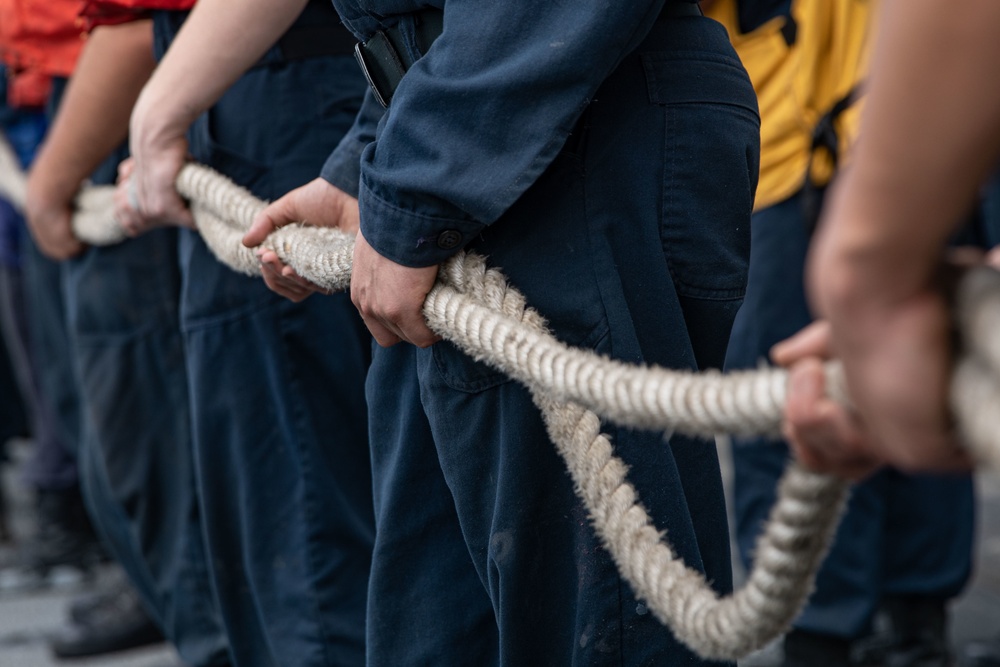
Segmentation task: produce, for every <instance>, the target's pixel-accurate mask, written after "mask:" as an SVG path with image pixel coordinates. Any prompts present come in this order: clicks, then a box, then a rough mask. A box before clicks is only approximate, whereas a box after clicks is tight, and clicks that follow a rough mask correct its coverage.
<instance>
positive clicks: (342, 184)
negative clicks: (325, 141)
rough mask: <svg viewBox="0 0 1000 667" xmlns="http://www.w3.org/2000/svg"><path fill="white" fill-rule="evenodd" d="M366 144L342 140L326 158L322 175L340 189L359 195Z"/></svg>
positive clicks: (353, 195)
mask: <svg viewBox="0 0 1000 667" xmlns="http://www.w3.org/2000/svg"><path fill="white" fill-rule="evenodd" d="M363 150H364V146H361V145H359V144H356V143H354V142H350V143H348V142H341V143H340V145H339V146H337V148H336V149H334V151H333V152H332V153H330V157H328V158H327V159H326V162H325V163H324V164H323V169H322V171H320V173H319V175H320V177H321V178H322V179H323V180H325V181H326V182H327V183H329V184H330V185H332V186H334V187H335V188H337V189H338V190H342V191H343V192H346V193H347V194H349V195H351V196H352V197H354V198H357V197H358V190H359V189H360V181H361V152H362V151H363Z"/></svg>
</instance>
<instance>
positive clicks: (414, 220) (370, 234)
mask: <svg viewBox="0 0 1000 667" xmlns="http://www.w3.org/2000/svg"><path fill="white" fill-rule="evenodd" d="M358 201H359V204H360V207H361V234H362V235H363V236H364V237H365V240H366V241H367V242H368V245H370V246H371V247H372V248H374V249H375V251H376V252H377V253H378V254H380V255H382V256H383V257H385V258H387V259H391V260H392V261H393V262H396V263H397V264H401V265H403V266H409V267H411V268H420V267H425V266H434V265H435V264H441V263H442V262H444V261H445V260H447V259H448V258H449V257H451V256H452V255H454V254H456V253H458V252H459V251H460V250H461V249H462V248H464V247H465V246H466V245H467V244H468V243H469V242H470V241H471V240H472V239H474V238H475V237H476V236H478V235H479V234H480V233H481V232H482V231H483V230H484V229H485V228H486V225H484V224H483V223H480V222H476V221H474V220H470V219H468V218H467V217H464V216H462V215H461V212H460V211H459V210H458V209H457V208H455V207H453V206H451V205H450V204H448V203H446V202H439V206H434V205H433V204H432V203H431V202H427V201H421V202H420V208H421V209H424V210H417V207H416V206H413V207H406V208H404V207H403V206H401V205H399V204H396V203H392V202H390V201H387V199H386V198H385V197H380V196H379V195H378V194H376V192H375V191H374V190H373V189H372V188H371V187H370V186H369V184H368V183H367V181H366V180H365V178H364V177H362V179H361V191H360V194H359V196H358Z"/></svg>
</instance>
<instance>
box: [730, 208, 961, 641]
mask: <svg viewBox="0 0 1000 667" xmlns="http://www.w3.org/2000/svg"><path fill="white" fill-rule="evenodd" d="M808 243H809V236H808V233H807V229H806V225H805V222H804V220H803V216H802V200H801V197H800V196H794V197H792V198H790V199H788V200H786V201H784V202H781V203H779V204H776V205H774V206H771V207H769V208H766V209H763V210H761V211H759V212H756V213H754V216H753V245H752V252H751V259H750V282H749V286H748V287H747V295H746V300H745V302H744V304H743V307H742V308H741V310H740V312H739V315H738V316H737V318H736V323H735V325H734V327H733V335H732V339H731V342H730V347H729V352H728V355H727V357H726V365H727V367H729V368H745V367H754V366H756V365H757V364H758V363H759V362H760V361H761V360H764V359H766V358H767V355H768V350H769V349H770V347H771V346H772V345H774V344H775V343H777V342H778V341H780V340H783V339H785V338H787V337H788V336H790V335H792V334H793V333H795V332H796V331H798V330H799V329H801V328H802V327H804V326H806V325H807V324H809V322H810V321H811V319H812V318H811V316H810V314H809V310H808V306H807V305H806V299H805V294H804V291H803V281H802V278H803V266H804V262H805V256H806V248H807V246H808ZM788 456H789V455H788V448H787V446H786V445H785V443H784V442H781V441H770V440H764V439H752V440H742V439H737V440H735V441H734V443H733V461H734V469H735V513H736V534H737V541H738V543H739V549H740V555H741V557H742V559H743V562H744V563H746V564H747V565H748V566H749V565H750V563H751V561H752V559H753V549H754V544H755V541H756V539H757V535H758V533H759V532H760V529H761V527H762V525H763V523H764V521H765V520H766V519H767V514H768V512H769V510H770V508H771V506H772V505H773V504H774V498H775V486H776V485H777V482H778V478H779V477H780V475H781V472H782V470H783V469H784V467H785V465H786V463H787V461H788ZM972 535H973V494H972V481H971V479H970V478H969V477H968V476H954V477H944V476H942V477H932V476H924V475H904V474H902V473H900V472H897V471H895V470H891V469H886V470H883V471H881V472H879V473H878V474H876V475H874V476H873V477H871V478H869V479H867V480H865V481H864V482H862V483H861V484H858V485H857V486H856V487H855V488H854V491H853V493H852V495H851V501H850V504H849V505H848V511H847V513H846V514H845V516H844V519H843V521H842V523H841V525H840V528H839V530H838V532H837V538H836V541H835V543H834V545H833V547H832V549H831V552H830V555H829V556H828V557H827V559H826V561H825V562H824V563H823V567H822V568H821V570H820V572H819V575H818V577H817V581H816V592H815V593H814V594H813V596H812V598H811V599H810V601H809V605H808V606H807V607H806V609H805V611H804V612H803V613H802V615H801V616H800V617H799V618H798V620H796V621H795V627H797V628H800V629H803V630H809V631H812V632H818V633H823V634H828V635H835V636H839V637H845V638H852V637H856V636H858V635H859V634H861V633H863V632H864V631H865V630H866V628H867V627H868V624H869V622H870V621H871V618H872V616H873V614H874V612H875V610H876V609H877V607H878V604H879V601H880V600H881V599H882V598H883V597H884V596H886V595H904V594H905V595H925V596H929V597H938V598H941V599H947V598H951V597H954V596H956V595H958V593H959V592H960V591H961V589H962V587H963V586H964V584H965V582H966V581H967V580H968V577H969V573H970V569H971V557H972Z"/></svg>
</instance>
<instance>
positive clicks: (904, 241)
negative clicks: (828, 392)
mask: <svg viewBox="0 0 1000 667" xmlns="http://www.w3.org/2000/svg"><path fill="white" fill-rule="evenodd" d="M880 25H881V30H880V33H879V36H878V42H877V43H876V50H875V56H874V60H873V64H872V73H871V78H870V80H871V84H870V93H869V98H868V101H867V103H866V104H867V106H866V109H865V116H864V120H863V123H862V130H861V137H860V139H859V142H858V145H857V150H856V153H855V160H854V163H853V167H852V168H851V169H850V170H849V171H848V172H846V173H845V174H844V176H843V178H842V182H841V183H840V184H839V185H838V187H837V190H836V192H835V193H834V194H833V197H832V201H831V202H830V206H829V207H828V210H827V211H826V213H825V216H824V220H823V222H822V225H821V229H820V233H819V235H818V237H817V239H816V242H815V244H814V247H813V251H812V253H811V257H810V262H809V267H808V283H809V292H810V295H811V298H812V302H813V305H814V307H815V308H816V310H817V312H818V313H819V314H820V315H821V316H823V317H825V318H827V319H828V320H829V324H830V334H829V347H830V351H831V352H832V353H833V354H834V355H836V356H838V357H840V358H841V359H842V360H843V362H844V365H845V369H846V372H847V380H848V385H849V388H850V392H851V396H852V399H853V400H854V402H855V404H856V407H857V412H858V415H859V417H860V420H859V421H857V422H855V424H856V426H857V427H858V431H859V432H860V433H861V434H862V437H860V438H856V439H854V444H853V446H849V447H846V448H844V449H843V450H842V452H843V453H846V454H847V455H848V456H849V457H854V458H855V459H856V458H857V455H859V454H865V453H867V454H868V455H872V456H874V457H875V458H878V459H881V460H885V461H888V462H890V463H894V464H896V465H898V466H901V467H904V468H911V469H927V468H938V469H941V468H950V467H957V466H961V465H963V464H964V463H965V460H964V458H963V457H962V456H961V455H959V454H958V453H957V452H956V449H955V441H954V437H953V434H952V432H951V426H950V417H949V414H948V410H947V402H946V393H947V382H948V376H949V372H950V364H951V359H950V337H949V322H948V316H947V310H946V307H945V303H944V299H943V298H942V296H941V294H940V292H939V290H938V287H937V284H936V280H937V274H938V271H939V269H940V267H941V263H942V256H943V249H944V245H945V240H946V238H947V237H948V235H949V234H950V232H951V231H952V230H953V229H954V227H955V226H956V225H957V223H958V221H959V220H960V219H961V217H962V216H963V215H964V214H965V213H966V212H967V211H968V210H969V209H970V207H971V206H972V205H973V203H974V201H975V195H976V192H977V190H978V188H979V186H980V184H981V183H982V182H983V181H984V179H985V177H986V176H987V174H988V173H989V172H990V170H991V169H992V168H993V167H994V165H995V163H996V160H997V157H998V155H1000V89H998V88H997V87H996V86H994V85H993V84H992V83H991V82H992V81H993V80H994V78H995V72H996V68H997V65H998V64H1000V41H998V40H997V39H996V29H997V26H1000V3H997V2H995V0H970V1H969V2H966V3H963V4H962V8H961V11H956V9H955V6H954V4H953V3H949V2H945V1H944V0H886V2H885V5H884V11H883V15H882V16H881V20H880ZM790 350H791V353H789V351H790ZM802 351H803V350H802V347H801V346H795V345H792V346H791V347H790V348H789V347H786V348H784V349H783V350H781V351H779V354H777V355H776V358H778V359H779V360H780V361H784V362H786V363H788V362H794V361H797V360H798V359H801V356H802ZM808 368H811V370H807V371H802V372H809V373H815V372H817V371H816V368H817V367H816V366H815V365H810V366H809V367H808ZM793 375H794V373H793ZM799 384H800V386H801V385H808V384H809V382H800V383H799ZM794 386H795V383H794V382H793V388H794ZM831 410H832V408H830V406H829V405H825V404H824V403H823V401H821V400H820V401H817V400H815V397H814V398H813V399H810V400H805V401H799V400H797V399H796V398H795V396H794V392H793V396H792V399H791V401H790V408H789V412H788V417H789V424H790V429H789V431H790V432H789V435H790V436H791V437H792V439H793V442H794V443H795V444H797V445H798V446H799V447H803V448H807V449H808V448H812V449H813V450H814V451H815V450H824V449H825V456H826V457H827V458H829V457H830V456H832V457H833V459H836V458H837V456H838V451H837V450H838V446H837V445H836V443H837V442H838V441H840V442H843V439H842V438H838V437H837V434H839V433H842V432H843V428H842V426H843V419H842V417H843V415H842V414H840V415H839V416H837V417H836V419H831V415H833V412H831ZM835 421H839V423H840V426H839V427H837V428H834V427H833V426H832V424H833V422H835ZM832 467H834V468H836V464H835V463H834V465H833V466H832Z"/></svg>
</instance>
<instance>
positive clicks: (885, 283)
mask: <svg viewBox="0 0 1000 667" xmlns="http://www.w3.org/2000/svg"><path fill="white" fill-rule="evenodd" d="M858 190H859V189H858V188H854V190H853V191H851V192H847V193H845V194H847V195H848V196H847V197H844V196H840V193H834V197H833V199H832V201H831V203H830V206H829V208H828V210H827V211H826V212H825V215H824V220H823V221H822V224H821V226H820V229H819V232H818V233H817V235H816V238H815V239H814V242H813V244H812V248H811V249H810V253H809V259H808V264H807V275H806V279H807V289H808V291H809V295H810V301H811V303H812V305H813V307H814V308H815V309H816V310H817V311H818V314H820V315H822V316H824V317H830V318H835V319H836V318H839V317H848V318H850V317H865V316H866V315H867V314H868V313H869V312H873V313H875V312H878V311H880V310H892V309H893V308H895V307H897V306H898V305H900V304H903V303H906V302H908V301H909V300H911V299H912V298H914V297H917V296H919V295H924V294H926V293H928V292H929V291H933V290H935V289H936V287H935V278H936V276H937V272H938V269H939V266H940V263H941V252H942V251H941V248H942V242H941V241H939V240H938V239H936V238H929V237H926V236H925V237H921V235H920V234H919V233H918V232H915V231H914V230H912V229H911V227H912V225H907V224H905V223H904V222H903V221H896V220H892V219H890V218H888V216H889V215H890V212H889V211H886V210H884V209H880V208H879V207H878V206H873V205H872V202H871V200H868V199H866V198H865V197H864V195H863V194H862V195H860V196H858V195H857V193H858ZM852 195H853V196H852Z"/></svg>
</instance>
